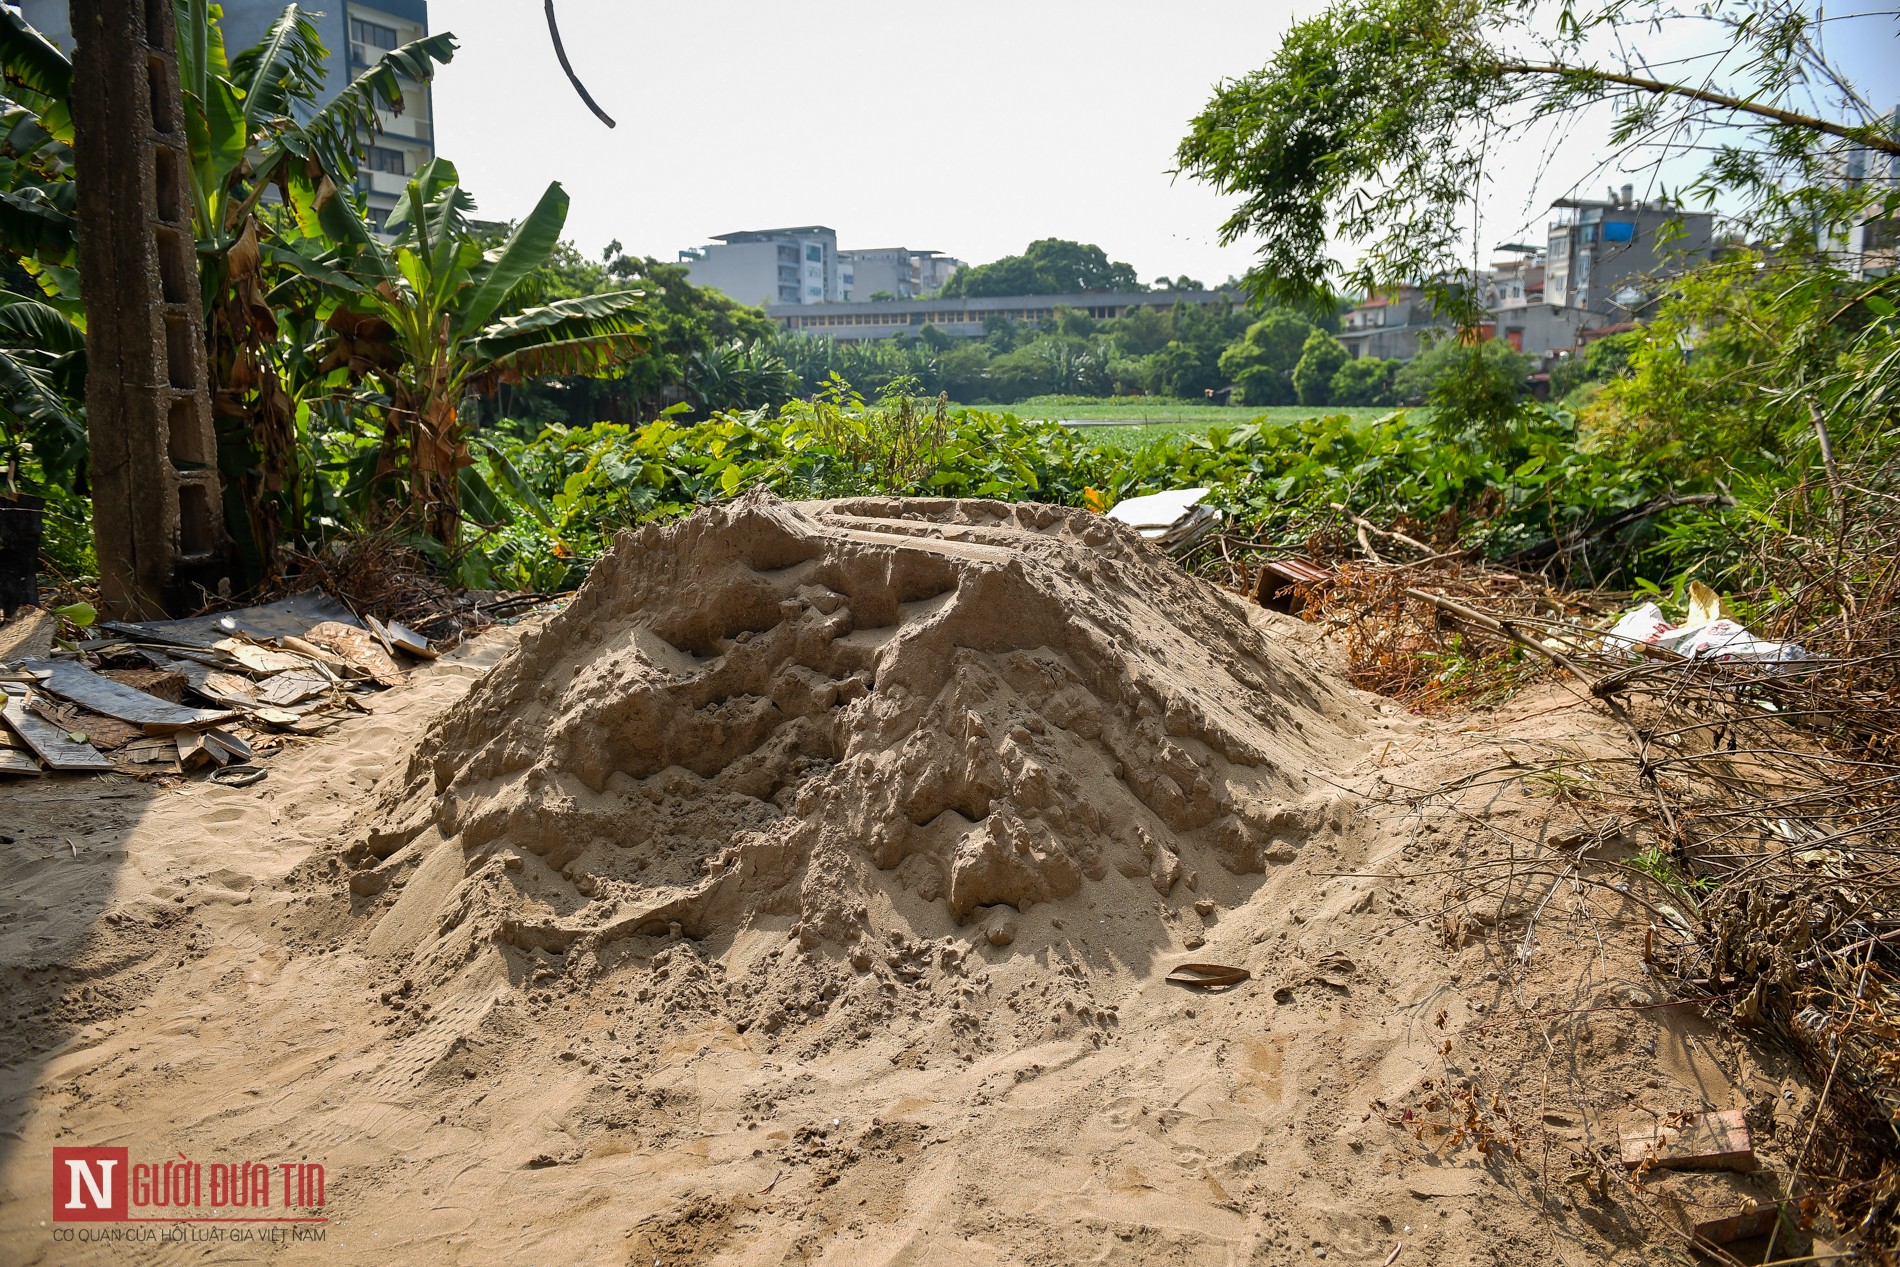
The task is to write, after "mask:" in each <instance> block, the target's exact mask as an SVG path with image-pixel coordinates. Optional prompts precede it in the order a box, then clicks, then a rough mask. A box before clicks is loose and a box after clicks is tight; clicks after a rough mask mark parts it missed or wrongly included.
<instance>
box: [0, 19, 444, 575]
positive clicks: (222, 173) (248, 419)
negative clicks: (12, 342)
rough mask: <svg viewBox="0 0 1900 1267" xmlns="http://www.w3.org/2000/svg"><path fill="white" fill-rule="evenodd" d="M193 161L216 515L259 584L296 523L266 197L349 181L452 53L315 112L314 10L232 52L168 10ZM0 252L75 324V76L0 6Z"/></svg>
mask: <svg viewBox="0 0 1900 1267" xmlns="http://www.w3.org/2000/svg"><path fill="white" fill-rule="evenodd" d="M172 5H173V12H174V14H175V17H176V29H177V35H178V39H177V54H178V66H179V81H180V87H181V89H182V95H183V97H184V105H185V131H186V136H187V140H188V142H189V149H190V155H191V163H190V172H189V179H190V185H191V190H190V192H191V201H192V219H193V231H194V235H195V236H196V238H197V252H198V276H199V283H200V289H201V292H202V299H203V303H204V313H205V337H206V340H207V343H208V348H207V351H208V353H209V356H208V364H209V366H210V370H211V381H212V387H213V408H214V412H215V417H216V421H217V428H218V462H219V466H220V468H221V472H222V474H223V476H224V488H225V496H226V505H225V520H226V524H227V526H228V527H229V529H230V531H231V535H232V538H233V539H234V541H235V542H236V543H237V547H238V551H239V555H240V562H241V563H242V565H243V567H244V570H245V571H246V573H248V576H249V579H252V580H256V579H259V578H261V577H262V576H263V575H264V574H266V573H267V572H268V571H269V570H270V568H271V565H272V563H273V561H274V554H275V548H276V544H277V542H278V540H279V539H280V538H281V537H282V536H283V535H284V534H285V533H286V531H287V530H288V529H290V528H292V527H293V526H295V521H294V512H293V506H294V503H295V501H296V493H297V489H298V488H299V486H300V483H301V482H302V481H301V479H300V473H299V472H298V470H297V469H296V466H297V448H296V443H295V442H296V428H295V414H296V406H297V399H296V398H297V396H298V394H299V384H297V383H295V382H288V381H287V378H290V377H293V376H289V375H287V374H286V364H285V360H286V356H287V355H288V354H290V353H293V352H294V351H295V342H294V340H286V339H283V338H280V337H279V336H280V333H281V331H280V328H279V323H280V320H281V314H280V313H278V312H274V311H273V310H272V308H271V305H270V304H269V302H268V301H267V299H266V292H267V285H268V283H269V281H270V280H271V279H270V278H269V277H267V275H266V274H267V270H268V268H269V265H270V260H271V252H270V245H271V242H270V240H271V237H272V228H271V224H270V221H271V219H272V216H271V214H270V212H269V206H270V203H269V198H270V195H271V194H272V192H273V191H275V193H276V194H277V195H278V198H279V199H280V200H286V201H287V200H289V198H290V197H291V191H292V190H293V189H294V190H301V191H303V193H304V196H305V197H306V198H307V197H309V196H311V195H312V194H313V193H314V192H315V191H317V190H321V189H334V188H338V187H345V186H348V185H349V184H350V183H351V182H353V181H354V180H355V178H356V173H357V165H358V164H357V156H358V154H359V153H361V152H362V151H363V150H364V149H365V148H366V147H367V146H368V144H369V143H370V142H371V141H372V140H373V139H374V138H375V137H376V135H377V134H378V133H379V132H380V131H381V130H382V122H381V114H382V113H389V114H396V113H400V112H401V111H402V109H403V106H404V95H403V93H404V85H405V84H422V83H427V82H429V80H431V79H432V78H433V77H434V73H435V68H436V66H437V65H439V64H441V63H445V62H447V61H449V60H450V58H451V57H453V56H454V52H455V39H454V37H453V36H451V35H448V34H446V33H444V34H436V35H431V36H426V37H424V38H423V39H420V40H415V41H412V42H410V43H408V44H404V45H402V46H401V47H399V48H395V49H391V50H389V51H388V52H386V53H384V54H383V55H382V57H381V58H379V59H378V60H377V62H376V64H375V65H373V66H371V67H369V68H368V69H366V70H364V71H362V72H361V73H359V74H358V75H357V76H356V78H355V79H353V80H351V81H350V82H349V83H348V84H346V85H344V86H343V88H342V89H341V90H340V91H338V92H337V93H336V94H335V95H334V96H333V97H331V98H330V99H329V100H328V101H325V102H323V103H322V104H321V105H319V104H318V101H319V97H320V95H321V92H322V88H323V83H324V73H325V66H326V64H327V63H328V60H329V53H328V50H327V49H325V47H324V45H323V42H322V40H321V38H320V37H319V35H318V33H317V28H316V25H315V23H314V22H313V21H312V15H311V13H310V11H308V10H305V9H303V8H302V7H300V6H298V5H296V4H291V5H287V6H286V7H285V8H284V10H283V12H282V13H281V14H280V15H279V16H278V18H277V19H276V21H274V22H273V23H272V24H271V27H270V29H269V31H268V32H266V34H265V36H264V39H263V40H262V41H261V42H260V43H258V44H257V45H255V46H254V47H252V48H249V49H245V50H243V51H242V52H239V53H237V54H236V55H235V56H227V51H226V48H225V44H224V37H223V33H222V30H221V28H220V26H219V23H218V20H217V17H216V11H215V8H214V6H213V5H211V4H210V3H209V2H208V0H172ZM0 69H3V70H4V75H5V88H4V92H3V93H0V247H4V248H5V249H6V250H7V251H8V252H9V253H10V254H11V255H13V256H14V257H15V258H17V259H19V260H20V262H21V263H22V265H24V266H25V267H26V268H27V270H28V271H29V272H31V273H33V274H34V276H35V279H36V280H37V281H38V282H39V284H40V286H41V288H42V289H43V290H44V291H45V292H46V295H47V302H48V303H51V304H53V305H55V306H57V307H59V308H60V309H61V310H62V311H64V312H66V313H68V314H69V315H72V316H77V315H78V313H79V307H78V285H77V276H76V272H75V270H74V268H73V264H74V253H75V244H76V242H77V240H78V226H77V221H76V219H75V216H74V210H75V208H74V197H73V190H74V187H73V180H72V177H73V171H72V151H71V148H70V145H71V142H72V116H71V110H70V104H69V103H70V94H71V89H72V65H71V62H70V61H69V60H68V59H67V57H66V54H65V53H63V52H62V51H60V49H59V48H58V47H56V46H55V45H53V44H52V43H50V42H49V41H47V40H46V38H45V37H44V36H42V35H41V34H40V33H39V32H38V31H36V30H34V29H33V27H32V26H31V25H29V24H28V23H27V21H26V19H25V18H24V17H22V16H21V14H20V12H19V11H18V10H17V9H15V8H12V7H9V6H4V5H0Z"/></svg>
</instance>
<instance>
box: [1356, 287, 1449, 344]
mask: <svg viewBox="0 0 1900 1267" xmlns="http://www.w3.org/2000/svg"><path fill="white" fill-rule="evenodd" d="M1450 328H1451V325H1450V323H1449V322H1447V321H1446V320H1445V319H1444V318H1443V317H1441V316H1439V315H1438V313H1437V312H1436V311H1435V310H1434V308H1433V306H1432V301H1431V297H1430V296H1429V295H1428V294H1426V292H1425V290H1424V288H1423V287H1419V286H1401V287H1399V288H1398V289H1397V290H1394V291H1389V292H1387V293H1386V294H1382V295H1374V296H1372V298H1370V299H1368V300H1366V301H1365V302H1364V303H1362V304H1360V305H1358V306H1357V307H1356V308H1354V309H1352V311H1350V312H1348V313H1347V314H1346V315H1345V316H1343V317H1341V318H1340V321H1339V341H1340V342H1341V343H1343V344H1345V345H1346V351H1348V352H1350V353H1351V354H1352V356H1353V358H1354V359H1355V360H1357V359H1358V358H1360V357H1365V356H1378V357H1386V358H1389V359H1392V360H1399V361H1409V360H1411V359H1412V358H1413V357H1415V356H1417V355H1418V353H1419V349H1420V346H1421V342H1420V341H1421V339H1422V338H1423V337H1424V336H1425V335H1426V333H1427V332H1428V331H1446V330H1449V329H1450Z"/></svg>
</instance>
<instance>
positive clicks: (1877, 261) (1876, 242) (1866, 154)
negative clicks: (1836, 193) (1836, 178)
mask: <svg viewBox="0 0 1900 1267" xmlns="http://www.w3.org/2000/svg"><path fill="white" fill-rule="evenodd" d="M1894 119H1895V115H1888V116H1887V119H1886V120H1885V122H1886V123H1887V125H1888V127H1890V128H1891V127H1892V126H1893V124H1894ZM1841 179H1842V182H1843V183H1844V184H1845V185H1847V186H1848V187H1849V188H1850V189H1855V190H1859V191H1862V192H1865V193H1866V194H1868V195H1869V197H1868V198H1867V199H1866V201H1865V202H1864V203H1863V204H1862V209H1861V211H1860V213H1859V214H1858V215H1856V216H1855V217H1854V218H1853V220H1852V222H1851V223H1849V224H1848V225H1847V226H1846V227H1845V229H1843V230H1840V231H1839V232H1837V233H1835V234H1834V235H1832V237H1831V244H1832V246H1833V248H1834V250H1835V251H1836V253H1837V256H1838V257H1840V258H1841V263H1842V266H1843V267H1844V268H1846V270H1847V271H1848V272H1849V273H1851V274H1852V275H1853V276H1854V277H1856V278H1866V277H1885V276H1887V275H1888V274H1890V273H1892V272H1893V270H1894V266H1895V264H1896V262H1900V260H1897V259H1896V257H1897V256H1900V218H1896V217H1894V216H1891V215H1889V214H1887V209H1886V208H1887V204H1886V195H1890V194H1892V193H1893V191H1894V190H1896V189H1900V155H1894V154H1883V153H1881V152H1880V151H1878V150H1870V149H1866V148H1864V147H1860V146H1856V147H1854V148H1853V149H1850V150H1848V151H1847V152H1846V153H1845V154H1844V155H1843V156H1842V159H1841Z"/></svg>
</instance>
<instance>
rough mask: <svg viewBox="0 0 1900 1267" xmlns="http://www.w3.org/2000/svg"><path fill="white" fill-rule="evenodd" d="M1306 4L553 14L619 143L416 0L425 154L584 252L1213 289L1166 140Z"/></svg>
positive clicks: (1890, 77) (1520, 168)
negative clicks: (1184, 278) (444, 37)
mask: <svg viewBox="0 0 1900 1267" xmlns="http://www.w3.org/2000/svg"><path fill="white" fill-rule="evenodd" d="M1318 7H1319V5H1318V4H1317V3H1285V2H1284V0H1266V2H1254V3H1234V2H1231V0H1229V2H1227V3H1212V2H1210V0H1170V2H1168V3H1162V4H1155V3H1152V2H1151V0H1142V2H1140V3H1136V2H1134V0H1091V2H1089V3H1079V2H1076V0H1014V2H1004V0H962V2H960V3H953V4H916V3H903V2H901V0H900V2H899V3H895V4H893V3H888V2H887V0H880V2H876V3H873V2H871V0H826V2H822V3H804V4H797V3H783V2H782V0H781V2H778V3H770V2H767V0H715V2H711V3H698V4H690V5H688V4H640V3H628V2H627V0H559V3H558V12H559V14H560V18H561V27H562V35H563V37H564V40H565V42H566V45H567V49H568V54H569V57H570V58H571V59H572V60H573V62H574V67H575V70H576V72H577V73H578V74H579V75H580V76H581V78H582V80H583V81H584V82H585V83H586V84H587V86H588V88H589V89H590V90H591V91H592V93H593V94H594V96H595V98H596V99H597V100H598V101H599V102H600V103H601V105H602V107H603V108H605V109H606V111H607V112H608V113H609V114H611V115H612V116H614V118H615V119H616V120H618V122H619V127H617V128H614V129H612V130H611V131H610V130H608V129H607V128H606V127H604V126H603V125H602V124H600V123H599V122H598V121H597V120H596V119H595V118H594V117H593V116H592V115H591V114H590V113H588V111H587V109H586V107H585V106H583V105H582V104H581V102H580V101H579V99H578V98H576V97H575V96H574V94H573V92H572V90H571V89H570V88H569V87H568V86H567V83H566V81H565V79H564V78H563V77H562V75H561V71H560V67H559V65H558V64H557V62H556V61H555V57H554V52H553V49H552V47H551V46H550V44H549V42H548V38H547V30H546V26H545V24H544V21H543V18H542V13H541V6H540V5H539V4H535V3H533V0H433V2H432V3H431V4H430V6H429V12H430V23H431V26H432V28H433V29H435V30H438V31H441V30H448V31H453V32H454V33H455V34H456V36H457V37H458V38H459V40H460V43H461V48H460V51H459V52H458V53H457V55H456V58H455V61H454V63H453V64H451V65H450V66H448V67H446V68H444V70H443V71H442V73H441V76H440V78H439V79H438V80H437V88H436V98H435V123H436V144H437V150H438V152H440V153H442V154H443V155H445V156H447V157H449V158H451V159H453V160H454V161H455V162H456V164H457V166H458V167H459V168H460V170H461V173H462V178H463V182H464V184H465V185H466V186H467V187H468V188H469V189H470V190H471V191H472V192H473V193H474V194H475V196H476V199H477V201H478V202H479V204H480V208H481V214H482V215H484V216H485V217H491V218H496V219H507V218H513V217H517V216H519V215H521V214H523V213H524V212H526V211H527V210H528V209H529V208H530V207H531V206H532V205H533V203H534V200H535V199H536V198H537V197H538V196H539V194H540V191H541V189H542V188H543V187H544V186H545V185H546V183H547V182H548V181H550V180H559V181H561V182H562V184H563V185H565V186H566V188H567V190H568V192H569V194H570V195H571V196H572V198H573V209H572V212H571V213H570V216H569V220H568V234H569V236H570V237H571V238H573V239H574V240H575V242H576V243H577V244H578V245H579V246H580V247H581V248H582V249H583V250H585V251H588V252H597V251H598V250H599V248H600V247H601V246H602V245H603V244H605V243H606V242H607V241H608V240H609V239H613V238H618V239H620V240H621V242H623V243H624V244H625V246H626V249H627V250H628V251H629V252H630V253H634V254H647V255H656V256H659V257H661V258H662V259H671V258H673V256H674V255H675V253H676V252H677V251H678V250H679V249H680V248H681V247H686V246H693V245H697V244H700V243H703V242H705V241H706V240H707V239H708V238H709V237H710V236H711V235H712V234H715V233H725V232H730V231H733V230H736V229H749V228H769V227H773V226H778V225H791V224H826V225H830V226H831V227H832V228H834V229H836V230H837V231H838V236H839V240H840V244H841V245H843V246H845V247H854V246H855V247H871V246H908V247H911V248H931V249H935V250H939V251H944V252H946V253H949V254H951V255H955V256H958V257H960V258H962V259H965V260H969V261H971V262H982V261H986V260H990V259H994V258H996V257H997V256H999V255H1005V254H1009V253H1012V252H1015V251H1020V250H1021V249H1022V248H1023V246H1024V245H1026V244H1027V243H1028V242H1029V241H1030V240H1031V239H1034V238H1039V237H1065V238H1075V239H1079V240H1081V241H1085V242H1094V243H1097V244H1099V245H1100V246H1101V247H1102V248H1103V249H1105V250H1106V251H1107V252H1108V253H1109V255H1110V256H1111V257H1112V258H1115V259H1122V260H1127V261H1128V262H1130V263H1132V264H1133V265H1134V266H1135V268H1136V271H1137V272H1138V273H1139V274H1140V276H1141V277H1142V278H1143V279H1144V280H1148V279H1151V278H1154V277H1157V276H1159V275H1161V274H1163V273H1166V274H1169V275H1176V274H1180V273H1187V274H1189V275H1191V276H1193V277H1196V278H1199V279H1201V280H1203V281H1206V282H1218V281H1220V280H1222V279H1224V278H1225V277H1227V276H1228V275H1229V274H1230V273H1239V272H1242V271H1244V270H1245V269H1246V267H1247V265H1248V263H1249V253H1248V251H1247V250H1246V249H1245V247H1242V246H1236V247H1225V248H1224V247H1221V246H1220V245H1218V242H1217V237H1216V235H1217V232H1218V229H1219V225H1220V221H1221V219H1222V217H1223V216H1224V215H1225V213H1226V211H1227V207H1226V204H1225V202H1224V200H1223V199H1221V198H1219V197H1218V196H1216V195H1215V194H1213V193H1212V192H1211V191H1210V190H1208V189H1207V188H1205V187H1204V186H1201V185H1199V184H1197V183H1196V182H1193V181H1191V180H1188V179H1185V178H1182V179H1175V178H1172V177H1170V176H1169V174H1168V169H1169V168H1170V166H1171V165H1172V155H1173V152H1174V147H1175V145H1176V144H1177V143H1178V142H1179V141H1180V139H1181V137H1182V135H1183V134H1184V133H1185V131H1186V127H1187V121H1188V120H1189V118H1191V117H1192V116H1193V114H1194V113H1195V112H1196V111H1197V110H1199V109H1200V107H1201V106H1202V105H1203V104H1205V102H1206V101H1207V99H1208V96H1209V93H1210V90H1211V88H1212V86H1213V85H1214V83H1215V82H1216V81H1217V80H1219V79H1221V78H1222V77H1224V76H1234V75H1239V74H1242V73H1245V72H1246V71H1249V70H1252V69H1254V68H1256V67H1258V66H1260V65H1261V64H1263V63H1264V62H1265V61H1266V60H1267V58H1268V56H1269V55H1270V54H1271V52H1272V50H1273V48H1274V47H1275V45H1276V44H1277V42H1278V39H1279V36H1280V34H1281V33H1282V32H1283V31H1285V29H1286V28H1287V26H1288V25H1289V24H1290V23H1291V22H1292V21H1293V20H1294V18H1295V17H1296V16H1298V15H1301V14H1305V13H1310V12H1313V11H1316V10H1317V8H1318ZM1849 28H1851V33H1850V30H1849ZM1830 30H1832V31H1834V32H1836V33H1837V34H1836V35H1835V36H1834V40H1835V42H1834V46H1833V48H1834V51H1835V52H1836V53H1837V55H1840V54H1841V53H1842V50H1843V49H1845V55H1844V60H1846V61H1848V62H1849V64H1850V69H1852V70H1853V71H1855V72H1856V73H1857V74H1858V75H1860V76H1861V77H1862V80H1863V84H1864V85H1865V86H1867V87H1868V88H1870V89H1871V90H1872V91H1873V92H1874V93H1875V95H1876V100H1878V101H1885V102H1889V103H1890V102H1893V101H1895V100H1900V26H1897V25H1896V21H1895V19H1894V18H1893V17H1892V16H1891V15H1888V16H1884V17H1882V18H1879V19H1875V20H1869V21H1858V22H1849V23H1842V24H1838V25H1836V26H1834V27H1831V28H1830ZM1843 37H1845V38H1843ZM1601 136H1602V124H1601V121H1600V120H1594V119H1590V118H1582V119H1579V120H1578V121H1577V123H1576V126H1574V127H1573V128H1571V129H1570V130H1569V132H1568V134H1567V135H1566V136H1565V137H1564V139H1563V143H1562V144H1561V145H1558V146H1557V147H1556V148H1555V154H1554V157H1552V158H1548V159H1539V157H1538V155H1539V154H1541V153H1543V152H1544V150H1545V148H1546V147H1547V146H1548V142H1549V138H1548V137H1547V136H1540V137H1537V138H1527V139H1526V141H1525V142H1524V143H1523V144H1522V145H1520V146H1519V147H1518V150H1517V152H1516V153H1515V154H1511V155H1504V156H1501V157H1500V161H1499V162H1498V164H1497V171H1498V175H1497V177H1496V179H1495V181H1494V185H1493V188H1492V189H1491V190H1490V192H1489V194H1488V196H1487V197H1486V199H1485V202H1484V214H1485V223H1484V225H1483V227H1482V229H1481V230H1480V233H1479V237H1480V240H1481V244H1482V246H1483V248H1484V249H1485V251H1486V253H1487V254H1488V252H1489V250H1490V248H1492V247H1494V246H1496V245H1497V244H1498V243H1500V242H1506V241H1511V240H1515V239H1523V238H1526V237H1528V238H1529V239H1530V240H1533V241H1541V240H1542V237H1543V232H1542V230H1543V224H1544V221H1545V219H1546V216H1545V214H1544V211H1543V207H1544V204H1545V203H1547V202H1548V200H1549V198H1550V197H1552V196H1555V195H1557V194H1560V193H1562V192H1564V188H1563V187H1564V186H1566V185H1568V184H1570V183H1572V182H1573V181H1576V180H1579V179H1582V178H1585V177H1586V176H1587V174H1588V173H1589V169H1590V167H1591V165H1592V164H1593V162H1594V161H1595V160H1596V159H1597V158H1598V157H1599V147H1600V138H1601ZM1540 165H1541V166H1542V167H1543V168H1544V169H1545V171H1546V178H1545V180H1544V181H1543V182H1542V187H1541V188H1540V189H1538V190H1536V191H1535V192H1534V191H1533V189H1532V183H1533V181H1532V176H1533V174H1534V173H1535V171H1536V170H1537V169H1538V168H1539V167H1540ZM1643 180H1644V178H1643V177H1641V176H1640V175H1639V176H1638V177H1637V181H1638V184H1639V187H1640V185H1641V184H1642V183H1643ZM1603 183H1605V182H1604V181H1602V180H1594V179H1593V180H1592V181H1591V185H1590V189H1589V192H1592V193H1600V190H1599V189H1598V187H1599V186H1601V185H1602V184H1603Z"/></svg>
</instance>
